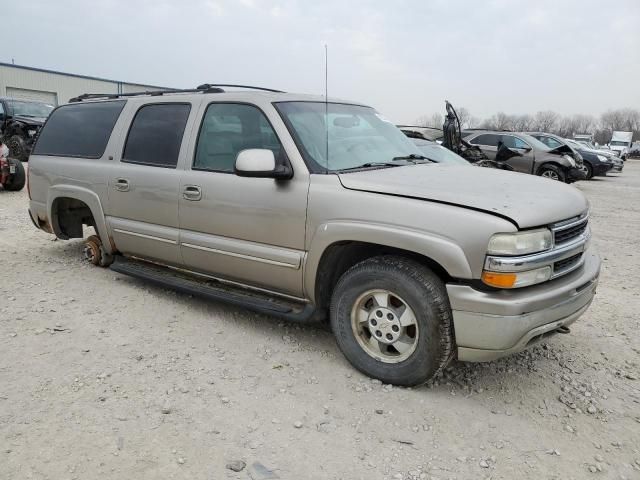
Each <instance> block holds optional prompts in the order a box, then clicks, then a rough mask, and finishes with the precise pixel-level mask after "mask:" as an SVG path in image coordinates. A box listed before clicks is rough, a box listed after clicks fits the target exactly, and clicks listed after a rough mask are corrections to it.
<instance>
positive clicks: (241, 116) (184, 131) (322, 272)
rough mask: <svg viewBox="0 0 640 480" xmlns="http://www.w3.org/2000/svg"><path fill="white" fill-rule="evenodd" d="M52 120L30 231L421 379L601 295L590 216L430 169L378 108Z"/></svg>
mask: <svg viewBox="0 0 640 480" xmlns="http://www.w3.org/2000/svg"><path fill="white" fill-rule="evenodd" d="M74 100H75V101H73V102H71V103H69V104H67V105H63V106H60V107H58V108H57V109H56V110H55V111H54V112H53V113H52V114H51V116H50V117H49V119H48V121H47V123H46V124H45V126H44V127H43V129H42V130H41V132H40V134H39V137H38V139H37V141H36V144H35V146H34V150H33V153H32V156H31V160H30V168H29V186H30V189H29V191H30V206H29V212H30V215H31V218H32V220H33V222H34V224H35V225H36V226H37V227H38V228H40V229H42V230H44V231H46V232H49V233H52V234H54V235H56V236H57V237H58V238H60V239H69V238H84V236H85V231H86V229H85V228H84V227H92V229H93V230H94V231H95V234H93V235H91V236H90V237H89V238H88V239H87V240H86V246H85V255H86V258H87V259H88V260H89V261H91V262H92V263H94V264H96V265H101V266H104V267H110V268H111V269H112V270H114V271H117V272H121V273H124V274H128V275H133V276H136V277H139V278H143V279H146V280H149V281H152V282H156V283H159V284H161V285H165V286H169V287H171V288H175V289H178V290H180V291H184V292H189V293H192V294H196V295H201V296H204V297H207V298H210V299H214V300H220V301H226V302H230V303H233V304H238V305H243V306H246V307H247V308H250V309H252V310H255V311H258V312H263V313H268V314H270V315H278V316H281V317H284V318H288V319H291V320H295V321H302V322H306V321H311V320H314V319H317V318H327V317H328V319H329V321H330V323H331V327H332V329H333V332H334V333H335V336H336V339H337V342H338V346H339V347H340V349H341V350H342V352H343V353H344V355H345V356H346V357H347V359H348V360H349V361H350V362H351V363H352V364H353V365H354V366H355V367H356V368H357V369H359V370H361V371H362V372H364V373H366V374H367V375H370V376H372V377H375V378H378V379H380V380H382V381H383V382H387V383H394V384H399V385H416V384H420V383H423V382H425V381H428V380H429V379H431V378H433V377H434V376H435V375H436V374H438V372H439V371H441V370H442V368H443V367H444V366H445V365H446V364H447V362H449V361H450V360H451V359H452V358H454V357H456V356H457V358H458V359H460V360H466V361H485V360H492V359H495V358H498V357H500V356H503V355H506V354H510V353H514V352H518V351H520V350H522V349H524V348H525V347H527V346H529V345H531V344H532V343H534V342H535V341H536V340H538V339H540V338H542V337H543V336H547V335H549V334H551V333H554V332H566V331H568V328H567V326H568V325H569V324H571V323H572V322H573V321H575V320H576V319H577V318H578V317H579V316H580V315H581V314H582V313H584V311H585V310H586V309H587V308H588V306H589V304H590V303H591V301H592V299H593V296H594V294H595V289H596V285H597V280H598V274H599V269H600V260H599V258H598V256H597V255H596V254H595V253H594V252H593V250H592V248H591V247H590V246H589V237H590V232H589V225H588V221H589V217H588V209H589V206H588V203H587V200H586V199H585V197H584V195H583V194H582V193H580V192H579V191H578V190H576V189H574V188H572V187H569V186H567V185H563V184H561V183H558V182H549V181H548V180H544V179H540V178H535V177H531V176H525V175H514V174H512V173H510V172H503V171H498V170H491V169H480V168H469V167H466V166H460V167H458V166H442V165H439V164H438V163H433V162H431V161H430V160H429V159H428V158H426V157H425V156H423V154H421V152H420V150H418V148H417V147H416V146H415V145H414V144H413V143H412V142H411V140H410V139H408V138H406V137H405V135H403V133H402V132H401V131H400V130H399V129H398V128H396V127H395V126H394V125H393V124H391V123H389V122H388V121H387V120H386V119H385V118H384V117H383V116H381V115H380V114H379V113H378V112H377V111H376V110H374V109H373V108H370V107H367V106H363V105H360V104H356V103H351V102H347V101H331V102H329V103H325V102H324V101H323V100H324V99H323V98H321V97H313V96H306V95H296V94H287V93H282V92H276V91H227V92H224V91H223V90H222V88H220V87H219V86H212V85H203V86H201V88H199V89H195V90H191V91H182V92H147V93H145V94H137V95H133V94H128V95H111V96H109V97H100V96H95V95H93V96H92V95H84V96H82V97H80V98H77V99H74Z"/></svg>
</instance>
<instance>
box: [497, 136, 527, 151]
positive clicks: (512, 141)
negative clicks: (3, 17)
mask: <svg viewBox="0 0 640 480" xmlns="http://www.w3.org/2000/svg"><path fill="white" fill-rule="evenodd" d="M502 142H503V143H504V146H505V147H508V148H529V145H528V144H527V143H526V142H525V141H524V140H521V139H519V138H518V137H514V136H513V135H502Z"/></svg>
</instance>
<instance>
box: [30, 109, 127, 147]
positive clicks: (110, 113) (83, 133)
mask: <svg viewBox="0 0 640 480" xmlns="http://www.w3.org/2000/svg"><path fill="white" fill-rule="evenodd" d="M125 103H126V102H125V101H114V102H87V103H72V104H69V105H64V106H62V107H58V108H57V109H55V110H54V111H53V112H52V113H51V115H50V116H49V118H48V119H47V122H46V123H45V125H44V127H43V128H42V130H41V131H40V133H39V134H38V139H37V140H36V144H35V146H34V148H33V153H34V155H57V156H61V157H81V158H100V157H102V155H103V154H104V150H105V148H107V142H108V141H109V137H110V136H111V131H112V130H113V127H114V125H115V124H116V121H117V120H118V117H119V116H120V112H121V111H122V108H123V107H124V104H125Z"/></svg>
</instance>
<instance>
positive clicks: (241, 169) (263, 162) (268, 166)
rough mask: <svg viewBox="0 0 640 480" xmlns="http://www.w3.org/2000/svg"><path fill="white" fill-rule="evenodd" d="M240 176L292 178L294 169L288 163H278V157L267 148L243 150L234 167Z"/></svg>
mask: <svg viewBox="0 0 640 480" xmlns="http://www.w3.org/2000/svg"><path fill="white" fill-rule="evenodd" d="M234 171H235V174H236V175H238V176H239V177H254V178H277V179H285V178H291V176H292V175H293V171H292V170H291V167H289V166H287V165H276V157H275V155H274V154H273V152H272V151H271V150H268V149H266V148H249V149H247V150H242V151H241V152H240V153H238V156H237V157H236V164H235V168H234Z"/></svg>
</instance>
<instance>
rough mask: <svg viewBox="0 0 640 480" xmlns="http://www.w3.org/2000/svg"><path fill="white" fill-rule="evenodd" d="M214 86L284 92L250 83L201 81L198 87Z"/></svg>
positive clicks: (207, 87)
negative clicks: (235, 83)
mask: <svg viewBox="0 0 640 480" xmlns="http://www.w3.org/2000/svg"><path fill="white" fill-rule="evenodd" d="M215 87H231V88H247V89H249V90H262V91H264V92H274V93H285V92H283V91H282V90H274V89H273V88H265V87H254V86H252V85H233V84H231V83H203V84H202V85H200V86H199V87H198V89H201V88H202V89H211V88H215Z"/></svg>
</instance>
